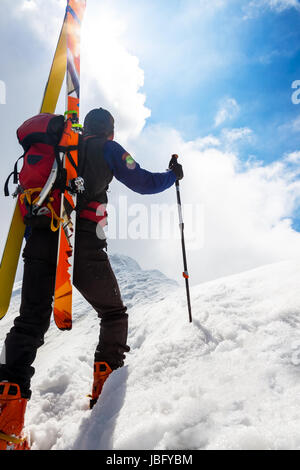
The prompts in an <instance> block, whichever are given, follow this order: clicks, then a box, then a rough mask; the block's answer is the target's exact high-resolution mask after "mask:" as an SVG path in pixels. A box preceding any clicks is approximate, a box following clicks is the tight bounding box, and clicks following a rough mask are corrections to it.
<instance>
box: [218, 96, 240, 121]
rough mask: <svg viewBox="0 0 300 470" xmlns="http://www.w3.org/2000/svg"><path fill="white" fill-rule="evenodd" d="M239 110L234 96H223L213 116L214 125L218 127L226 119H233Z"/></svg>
mask: <svg viewBox="0 0 300 470" xmlns="http://www.w3.org/2000/svg"><path fill="white" fill-rule="evenodd" d="M239 111H240V107H239V105H238V103H237V101H236V100H235V99H234V98H225V99H224V100H223V102H222V103H221V104H220V107H219V109H218V111H217V114H216V116H215V126H216V127H218V126H220V125H221V124H223V123H224V122H226V121H228V120H232V119H235V118H236V117H237V115H238V114H239Z"/></svg>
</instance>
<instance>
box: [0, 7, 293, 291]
mask: <svg viewBox="0 0 300 470" xmlns="http://www.w3.org/2000/svg"><path fill="white" fill-rule="evenodd" d="M1 6H2V8H3V11H4V12H5V13H4V14H2V15H1V17H0V39H1V62H0V84H1V85H0V103H1V104H0V122H1V142H2V155H3V157H4V158H3V164H2V165H1V179H2V181H3V184H4V181H5V179H6V176H7V175H8V173H9V172H10V171H11V168H12V167H13V164H14V161H15V160H16V158H17V157H18V156H19V155H21V153H22V152H21V148H20V147H19V145H18V143H17V140H16V136H15V132H16V129H17V127H18V126H19V125H20V124H21V123H22V122H23V121H24V120H25V119H27V118H28V117H30V116H32V115H34V114H36V113H37V112H38V111H39V106H40V104H41V98H42V94H43V90H44V87H45V83H46V80H47V76H48V73H49V68H50V65H51V61H52V57H53V53H54V49H55V45H56V42H57V39H58V34H59V30H60V27H61V22H62V18H63V14H64V9H65V0H48V1H47V2H45V1H44V0H16V1H14V2H11V1H9V0H1ZM299 20H300V3H299V2H298V1H296V0H244V1H241V0H239V1H237V0H227V1H225V0H164V2H159V1H158V0H153V1H152V2H149V1H148V0H114V1H108V0H88V1H87V11H86V16H85V20H84V25H83V32H82V49H81V59H82V79H81V93H82V94H81V110H82V119H83V117H84V115H85V114H86V113H87V112H88V110H89V109H91V108H93V107H99V106H102V107H106V108H107V109H109V110H110V111H111V112H112V114H113V115H114V116H115V119H116V140H117V141H118V142H119V143H120V144H122V145H123V146H124V147H125V148H126V149H127V150H128V151H129V152H130V153H131V154H132V155H133V157H134V158H135V159H136V160H137V161H138V162H139V163H140V164H141V166H142V167H144V168H146V169H148V170H151V171H165V169H166V168H167V166H168V162H169V159H170V156H171V154H172V153H178V154H179V155H180V160H181V162H182V164H183V167H184V173H185V177H184V179H183V180H182V182H181V191H182V201H183V204H184V215H185V232H186V238H187V254H188V260H189V266H190V276H191V283H193V284H197V283H199V282H203V281H206V280H211V279H215V278H217V277H220V276H224V275H229V274H233V273H237V272H241V271H244V270H246V269H251V268H254V267H257V266H261V265H263V264H267V263H272V262H276V261H280V260H283V259H290V258H293V257H295V256H298V253H300V234H299V232H298V230H299V231H300V204H299V201H300V182H299V169H298V168H299V162H300V137H299V136H300V65H299V63H300V61H299V56H300V40H299V39H300V37H299V36H300V28H299ZM297 81H299V82H297ZM4 98H5V99H4ZM63 111H64V93H62V96H61V99H60V101H59V105H58V108H57V112H63ZM109 201H110V203H111V208H110V212H109V213H110V214H111V216H110V219H109V220H110V225H109V230H110V233H109V234H110V243H109V250H111V252H120V253H123V254H126V255H130V256H133V257H134V258H135V259H137V261H138V262H139V263H140V264H141V266H142V267H143V268H145V269H160V270H161V271H162V272H164V273H165V274H167V275H168V276H170V277H172V278H175V279H178V280H179V282H181V281H180V279H181V272H182V258H181V245H180V240H179V238H178V234H179V229H178V222H177V219H176V210H177V209H176V204H175V203H176V196H175V190H173V188H170V189H169V190H168V191H166V192H165V193H162V194H160V195H155V196H147V197H145V196H140V195H138V194H135V193H133V192H131V191H129V190H127V188H125V187H124V186H122V185H121V184H120V183H117V182H114V183H113V184H112V185H111V188H110V193H109ZM0 208H1V209H2V210H1V213H2V214H3V215H2V223H1V235H0V240H1V242H2V245H3V243H4V240H5V236H6V231H7V225H8V223H9V219H10V213H11V211H12V208H13V201H12V200H9V201H8V200H7V199H5V198H4V197H3V196H2V195H1V197H0ZM160 211H161V212H160ZM158 213H160V214H162V215H161V216H160V218H158Z"/></svg>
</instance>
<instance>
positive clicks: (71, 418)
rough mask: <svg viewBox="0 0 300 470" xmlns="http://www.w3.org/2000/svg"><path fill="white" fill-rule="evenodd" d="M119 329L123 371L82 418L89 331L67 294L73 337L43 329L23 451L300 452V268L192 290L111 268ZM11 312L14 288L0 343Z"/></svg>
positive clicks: (82, 309) (130, 268)
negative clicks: (123, 318) (121, 307)
mask: <svg viewBox="0 0 300 470" xmlns="http://www.w3.org/2000/svg"><path fill="white" fill-rule="evenodd" d="M111 261H112V264H113V267H114V269H115V272H116V275H117V277H118V280H119V283H120V288H121V291H122V294H123V299H124V301H125V303H126V304H127V305H128V307H129V314H130V329H129V341H128V342H129V345H130V346H131V348H132V349H131V352H130V353H129V354H128V356H127V362H126V366H125V367H123V368H122V369H119V370H118V371H116V372H114V373H113V374H112V375H111V376H110V378H109V379H108V381H107V382H106V384H105V387H104V390H103V393H102V396H101V399H100V400H99V402H98V403H97V405H96V406H95V407H94V409H93V410H92V411H90V410H89V409H88V404H89V400H88V398H87V397H86V395H87V394H88V393H90V391H91V385H92V375H93V372H92V366H93V354H94V349H95V346H96V344H97V340H98V332H99V320H98V318H97V315H96V313H94V311H93V310H92V309H91V308H90V307H89V305H88V304H87V303H86V301H85V300H83V299H82V298H81V297H80V295H79V294H78V293H77V292H75V298H74V326H73V330H72V331H71V332H60V331H59V330H58V329H57V328H56V327H55V325H54V323H53V322H52V324H51V327H50V330H49V332H48V333H47V337H46V343H45V345H44V346H43V347H42V348H41V349H40V350H39V353H38V358H37V360H36V362H35V364H34V365H35V367H36V374H35V376H34V378H33V382H32V388H33V396H32V399H31V400H30V402H29V405H28V412H27V416H26V423H27V428H28V430H29V432H30V434H31V438H32V441H33V446H32V449H33V450H48V449H51V450H63V449H68V450H77V449H99V450H100V449H103V450H104V449H106V450H121V449H122V450H123V449H135V450H140V449H148V450H174V449H176V450H178V449H184V450H192V449H236V450H238V449H244V450H246V449H252V450H253V449H271V450H273V449H300V426H299V422H300V315H299V313H300V289H299V287H300V261H287V262H281V263H279V264H273V265H269V266H265V267H262V268H259V269H256V270H252V271H249V272H246V273H242V274H239V275H234V276H230V277H227V278H222V279H219V280H216V281H213V282H209V283H205V284H201V285H199V286H196V287H193V288H192V290H191V291H192V304H193V317H194V321H193V324H189V322H188V312H187V307H186V297H185V290H184V286H183V285H182V286H178V285H177V284H176V283H175V282H174V281H172V280H169V279H167V278H166V277H165V276H164V275H163V274H161V273H159V272H158V271H143V270H141V268H140V267H139V266H138V264H137V263H136V262H135V261H134V260H132V259H131V258H128V257H124V256H119V255H114V256H112V257H111ZM19 302H20V284H18V285H16V286H15V290H14V296H13V299H12V304H11V308H10V312H9V313H8V314H7V316H6V317H5V318H4V319H3V320H2V321H1V330H0V343H1V344H2V342H3V340H4V338H5V334H6V332H7V331H8V329H9V328H10V326H11V324H12V321H13V318H14V316H16V314H17V311H18V306H19Z"/></svg>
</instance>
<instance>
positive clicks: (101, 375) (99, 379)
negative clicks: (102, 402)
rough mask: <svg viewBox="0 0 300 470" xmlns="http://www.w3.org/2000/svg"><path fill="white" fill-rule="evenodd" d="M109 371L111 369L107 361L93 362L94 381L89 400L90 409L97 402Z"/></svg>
mask: <svg viewBox="0 0 300 470" xmlns="http://www.w3.org/2000/svg"><path fill="white" fill-rule="evenodd" d="M111 373H112V369H111V368H110V367H109V365H108V364H107V362H95V363H94V383H93V391H92V395H91V400H90V409H92V408H93V406H94V405H95V404H96V403H97V400H98V398H99V396H100V394H101V392H102V388H103V385H104V382H105V381H106V379H107V378H108V376H109V375H110V374H111Z"/></svg>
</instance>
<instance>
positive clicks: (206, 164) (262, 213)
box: [110, 126, 300, 283]
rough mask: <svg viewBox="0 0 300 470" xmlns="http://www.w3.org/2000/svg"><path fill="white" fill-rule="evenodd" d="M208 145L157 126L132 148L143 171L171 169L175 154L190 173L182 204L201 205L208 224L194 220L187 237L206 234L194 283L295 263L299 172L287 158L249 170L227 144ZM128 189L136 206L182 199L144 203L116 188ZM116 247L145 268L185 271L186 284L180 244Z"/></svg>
mask: <svg viewBox="0 0 300 470" xmlns="http://www.w3.org/2000/svg"><path fill="white" fill-rule="evenodd" d="M205 141H206V140H205V139H197V140H195V141H189V142H186V141H184V139H183V138H182V136H181V135H180V133H178V132H177V131H176V130H175V129H171V128H166V127H163V126H150V127H146V128H145V129H144V130H143V132H142V133H141V135H140V136H139V138H138V139H137V140H135V141H134V142H132V144H131V146H130V149H129V150H130V152H131V153H132V154H133V155H134V156H135V158H136V159H137V161H139V162H140V163H141V164H142V166H143V167H145V168H148V169H151V170H154V171H163V170H164V168H166V166H167V163H168V161H169V158H170V155H171V154H172V153H177V154H179V156H180V161H181V162H182V164H183V168H184V173H185V178H184V179H183V180H182V182H181V192H182V202H183V203H184V204H188V205H190V206H192V207H194V208H196V207H197V206H199V204H201V208H202V209H203V214H204V216H203V222H204V226H203V223H202V220H200V222H199V224H197V223H196V221H195V220H194V221H193V220H192V221H191V219H188V220H189V223H187V224H186V225H185V230H186V233H187V236H188V234H190V231H191V232H194V231H195V230H197V231H198V232H197V234H198V241H199V243H198V246H195V243H194V242H192V243H190V239H189V237H188V242H187V245H188V260H189V266H190V274H191V282H192V283H199V282H200V281H204V280H207V279H214V278H217V277H220V276H223V275H227V274H231V273H236V272H241V271H244V270H246V269H250V268H253V267H256V266H260V265H263V264H267V263H271V262H276V261H279V260H283V259H289V258H293V256H294V254H295V253H297V252H299V250H300V235H299V233H297V232H295V231H294V230H293V228H292V226H291V223H292V222H291V220H292V216H293V213H294V211H295V209H296V208H297V207H298V205H299V201H300V182H298V181H297V176H298V171H297V167H295V168H294V167H293V166H291V165H290V163H289V162H288V161H286V159H284V158H283V159H282V160H281V161H279V162H275V163H272V164H270V165H266V166H263V165H262V164H260V163H259V162H256V161H254V162H251V161H249V162H248V165H247V166H246V168H245V166H244V165H242V162H241V161H240V160H239V158H238V157H237V155H236V154H235V153H233V152H229V151H225V150H224V148H221V147H220V141H218V140H217V141H216V143H217V147H214V146H213V145H210V144H212V141H211V140H210V138H209V139H208V140H207V143H208V144H209V145H208V147H206V146H205V145H204V143H205ZM291 158H292V157H291ZM294 158H296V156H295V155H294ZM120 191H121V193H123V191H124V193H126V194H127V195H128V198H129V203H131V202H132V203H136V202H139V203H142V204H146V205H147V206H150V205H151V204H157V203H162V202H164V203H168V204H170V205H171V204H173V203H174V202H175V200H176V196H175V190H174V189H173V188H170V190H168V191H167V192H165V193H163V194H159V195H156V196H147V197H143V196H139V195H136V194H134V193H131V192H129V191H127V190H123V187H122V185H120V184H119V183H117V182H115V183H114V185H113V186H112V194H119V193H120ZM200 216H201V214H200ZM190 224H191V225H192V226H190ZM203 232H204V245H203V246H202V245H201V243H202V241H203ZM192 241H193V240H192ZM110 245H111V248H112V249H113V250H118V249H119V250H120V251H122V252H123V253H126V254H128V255H130V256H133V257H135V258H136V259H137V260H138V261H139V262H140V263H141V264H142V265H143V266H144V267H147V268H154V267H157V268H158V269H160V270H162V271H163V272H165V273H166V274H168V275H169V276H171V277H174V276H175V277H176V274H177V273H178V280H179V279H180V273H181V269H182V266H181V263H182V256H181V247H180V241H179V240H177V241H176V240H174V239H172V240H167V241H166V240H165V241H164V240H135V241H131V240H125V241H123V242H111V244H110Z"/></svg>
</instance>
